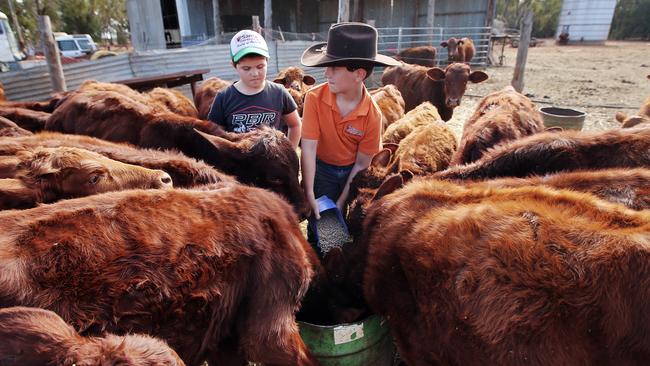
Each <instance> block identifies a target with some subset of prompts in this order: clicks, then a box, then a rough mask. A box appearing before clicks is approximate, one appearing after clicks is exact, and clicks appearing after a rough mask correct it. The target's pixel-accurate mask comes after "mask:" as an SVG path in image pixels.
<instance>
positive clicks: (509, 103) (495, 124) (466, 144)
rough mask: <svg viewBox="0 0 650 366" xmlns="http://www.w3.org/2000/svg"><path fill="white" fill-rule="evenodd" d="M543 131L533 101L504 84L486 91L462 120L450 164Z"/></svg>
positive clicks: (472, 160) (540, 117)
mask: <svg viewBox="0 0 650 366" xmlns="http://www.w3.org/2000/svg"><path fill="white" fill-rule="evenodd" d="M542 131H544V120H543V119H542V116H541V114H540V113H539V111H537V108H536V107H535V104H533V102H531V101H530V99H528V98H526V97H525V96H523V95H522V94H519V93H517V92H516V91H515V90H514V88H512V87H511V86H508V87H506V88H504V89H502V90H500V91H497V92H494V93H491V94H488V95H487V96H486V97H485V98H483V100H481V102H479V105H478V107H477V108H476V111H475V112H474V115H472V117H471V118H470V119H468V120H467V122H465V125H464V126H463V135H462V136H461V139H460V146H459V147H458V150H457V151H456V153H455V154H454V157H453V158H452V161H451V165H461V164H468V163H471V162H474V161H476V160H478V159H480V158H481V156H483V154H484V153H485V152H486V151H487V150H488V149H490V148H492V147H494V146H496V145H498V144H500V143H504V142H507V141H512V140H517V139H520V138H522V137H524V136H530V135H532V134H535V133H538V132H542Z"/></svg>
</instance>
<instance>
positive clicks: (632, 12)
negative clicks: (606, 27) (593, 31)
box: [609, 0, 650, 40]
mask: <svg viewBox="0 0 650 366" xmlns="http://www.w3.org/2000/svg"><path fill="white" fill-rule="evenodd" d="M648 14H650V0H619V1H618V3H617V4H616V10H615V11H614V19H612V26H611V29H610V32H609V36H610V38H612V39H626V38H641V39H646V40H647V39H650V21H648Z"/></svg>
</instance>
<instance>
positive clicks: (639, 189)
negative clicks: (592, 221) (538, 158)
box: [463, 168, 650, 210]
mask: <svg viewBox="0 0 650 366" xmlns="http://www.w3.org/2000/svg"><path fill="white" fill-rule="evenodd" d="M463 184H464V185H466V186H469V187H490V188H516V187H526V186H544V187H550V188H556V189H569V190H572V191H577V192H585V193H591V194H593V195H595V196H598V197H600V198H602V199H604V200H606V201H609V202H614V203H620V204H623V205H625V206H627V207H629V208H631V209H633V210H647V209H650V170H649V169H644V168H635V169H603V170H594V171H576V172H568V173H556V174H549V175H545V176H542V177H539V176H535V177H528V178H500V179H491V180H486V181H479V182H463Z"/></svg>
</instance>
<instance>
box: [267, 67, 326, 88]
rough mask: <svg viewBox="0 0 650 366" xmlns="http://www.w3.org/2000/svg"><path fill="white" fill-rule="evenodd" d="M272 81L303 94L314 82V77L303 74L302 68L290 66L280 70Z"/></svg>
mask: <svg viewBox="0 0 650 366" xmlns="http://www.w3.org/2000/svg"><path fill="white" fill-rule="evenodd" d="M273 82H274V83H278V84H282V85H284V87H285V88H287V89H293V90H295V91H297V92H300V93H301V94H304V93H305V92H306V91H307V90H309V88H310V87H311V86H312V85H314V84H315V83H316V79H315V78H314V77H313V76H311V75H309V74H305V71H304V70H303V69H301V68H299V67H295V66H291V67H287V68H286V69H283V70H280V72H279V73H278V76H276V77H275V79H273Z"/></svg>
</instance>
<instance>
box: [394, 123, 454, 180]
mask: <svg viewBox="0 0 650 366" xmlns="http://www.w3.org/2000/svg"><path fill="white" fill-rule="evenodd" d="M455 151H456V136H454V133H453V132H452V131H451V129H450V128H449V127H447V125H446V124H445V123H444V122H442V121H432V122H429V123H428V124H426V125H423V126H420V127H418V128H416V129H415V130H413V132H411V133H410V134H409V135H408V136H406V137H405V138H404V139H403V140H402V141H401V142H400V143H399V147H398V148H397V151H395V155H394V161H393V167H392V168H391V169H390V170H391V171H392V172H400V171H402V170H408V171H410V172H411V173H413V174H414V175H428V174H433V173H435V172H437V171H440V170H444V169H447V167H448V166H449V162H450V161H451V158H452V155H453V154H454V152H455Z"/></svg>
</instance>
